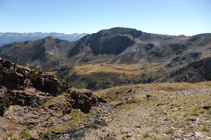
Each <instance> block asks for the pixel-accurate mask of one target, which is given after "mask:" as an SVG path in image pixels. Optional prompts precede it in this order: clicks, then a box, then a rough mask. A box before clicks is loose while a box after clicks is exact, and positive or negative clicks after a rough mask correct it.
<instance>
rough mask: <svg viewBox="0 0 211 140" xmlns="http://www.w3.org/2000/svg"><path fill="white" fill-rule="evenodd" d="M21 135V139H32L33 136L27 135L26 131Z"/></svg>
mask: <svg viewBox="0 0 211 140" xmlns="http://www.w3.org/2000/svg"><path fill="white" fill-rule="evenodd" d="M20 134H21V138H23V139H30V138H31V134H29V133H27V132H26V131H22V132H21V133H20Z"/></svg>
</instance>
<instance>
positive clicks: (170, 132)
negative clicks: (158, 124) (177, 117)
mask: <svg viewBox="0 0 211 140" xmlns="http://www.w3.org/2000/svg"><path fill="white" fill-rule="evenodd" d="M163 133H165V134H172V133H174V131H173V130H172V129H169V130H165V131H163Z"/></svg>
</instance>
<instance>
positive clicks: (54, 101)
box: [0, 59, 104, 139]
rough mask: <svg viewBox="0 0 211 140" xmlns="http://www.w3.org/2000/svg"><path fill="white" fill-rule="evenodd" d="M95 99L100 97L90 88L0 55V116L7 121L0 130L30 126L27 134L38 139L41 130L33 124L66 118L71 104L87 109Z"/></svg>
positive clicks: (48, 124) (50, 124)
mask: <svg viewBox="0 0 211 140" xmlns="http://www.w3.org/2000/svg"><path fill="white" fill-rule="evenodd" d="M98 99H100V100H99V101H104V100H102V99H101V98H98V97H96V96H95V95H93V94H92V92H91V91H90V90H86V89H83V90H78V89H73V88H72V87H71V85H70V84H68V83H67V82H65V81H63V80H61V79H59V78H57V77H55V76H52V75H49V74H46V73H42V72H39V71H36V70H34V69H29V68H24V67H20V66H18V65H16V64H14V63H12V62H10V61H8V60H4V59H0V118H2V119H3V120H5V121H6V122H8V124H7V127H5V125H2V126H0V130H2V132H3V133H2V134H4V133H6V132H8V131H11V130H12V131H15V132H17V133H20V132H21V131H24V130H30V131H29V132H30V135H29V136H32V137H33V138H34V139H35V138H36V139H40V138H41V137H42V136H43V134H42V133H41V132H40V131H39V132H38V131H37V130H36V129H35V128H37V127H39V128H40V129H41V130H46V129H50V128H51V127H53V126H57V125H59V124H63V123H65V122H67V121H69V120H70V119H71V111H72V109H73V108H74V109H80V110H81V111H82V112H84V113H89V112H90V110H91V108H92V106H96V105H98V102H99V101H98ZM5 121H4V122H5ZM0 124H1V122H0ZM31 130H32V131H33V132H31ZM24 132H25V131H24ZM38 133H39V134H38ZM31 134H32V135H31ZM20 135H21V134H20ZM0 137H4V136H3V135H1V134H0Z"/></svg>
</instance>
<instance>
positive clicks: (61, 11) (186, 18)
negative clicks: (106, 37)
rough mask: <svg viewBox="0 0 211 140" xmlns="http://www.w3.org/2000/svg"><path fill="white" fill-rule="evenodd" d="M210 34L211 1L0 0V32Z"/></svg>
mask: <svg viewBox="0 0 211 140" xmlns="http://www.w3.org/2000/svg"><path fill="white" fill-rule="evenodd" d="M112 27H129V28H135V29H137V30H141V31H144V32H149V33H159V34H170V35H181V34H184V35H195V34H200V33H211V0H0V32H59V33H66V34H70V33H84V32H85V33H95V32H98V31H99V30H102V29H109V28H112Z"/></svg>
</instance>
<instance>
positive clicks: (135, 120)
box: [86, 82, 211, 139]
mask: <svg viewBox="0 0 211 140" xmlns="http://www.w3.org/2000/svg"><path fill="white" fill-rule="evenodd" d="M209 88H211V82H202V83H195V84H190V83H155V84H139V85H133V86H123V87H115V88H111V89H106V90H101V91H98V92H96V93H95V94H96V95H98V96H101V97H103V98H105V99H106V100H107V101H108V102H109V103H110V104H112V105H113V106H114V107H116V108H118V109H119V112H118V113H117V114H114V115H113V116H111V120H110V122H109V123H108V126H106V127H103V128H101V129H99V130H96V131H93V132H90V133H88V134H87V135H86V138H87V139H93V138H96V139H98V138H100V137H103V138H107V139H109V138H116V139H124V138H135V139H170V138H173V139H175V138H176V137H178V138H187V139H190V137H192V138H195V139H206V138H207V137H210V136H211V133H210V132H211V131H210V125H209V122H210V121H211V116H210V114H211V109H208V110H206V109H203V108H202V107H203V106H211V102H210V100H211V96H210V95H211V94H210V93H203V92H202V93H201V94H187V95H183V94H178V95H173V94H172V93H175V92H181V91H186V90H195V93H199V91H198V90H200V89H209ZM146 95H151V97H149V98H147V97H146ZM196 134H199V135H201V136H198V137H197V136H195V135H196ZM191 135H192V136H191Z"/></svg>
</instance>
